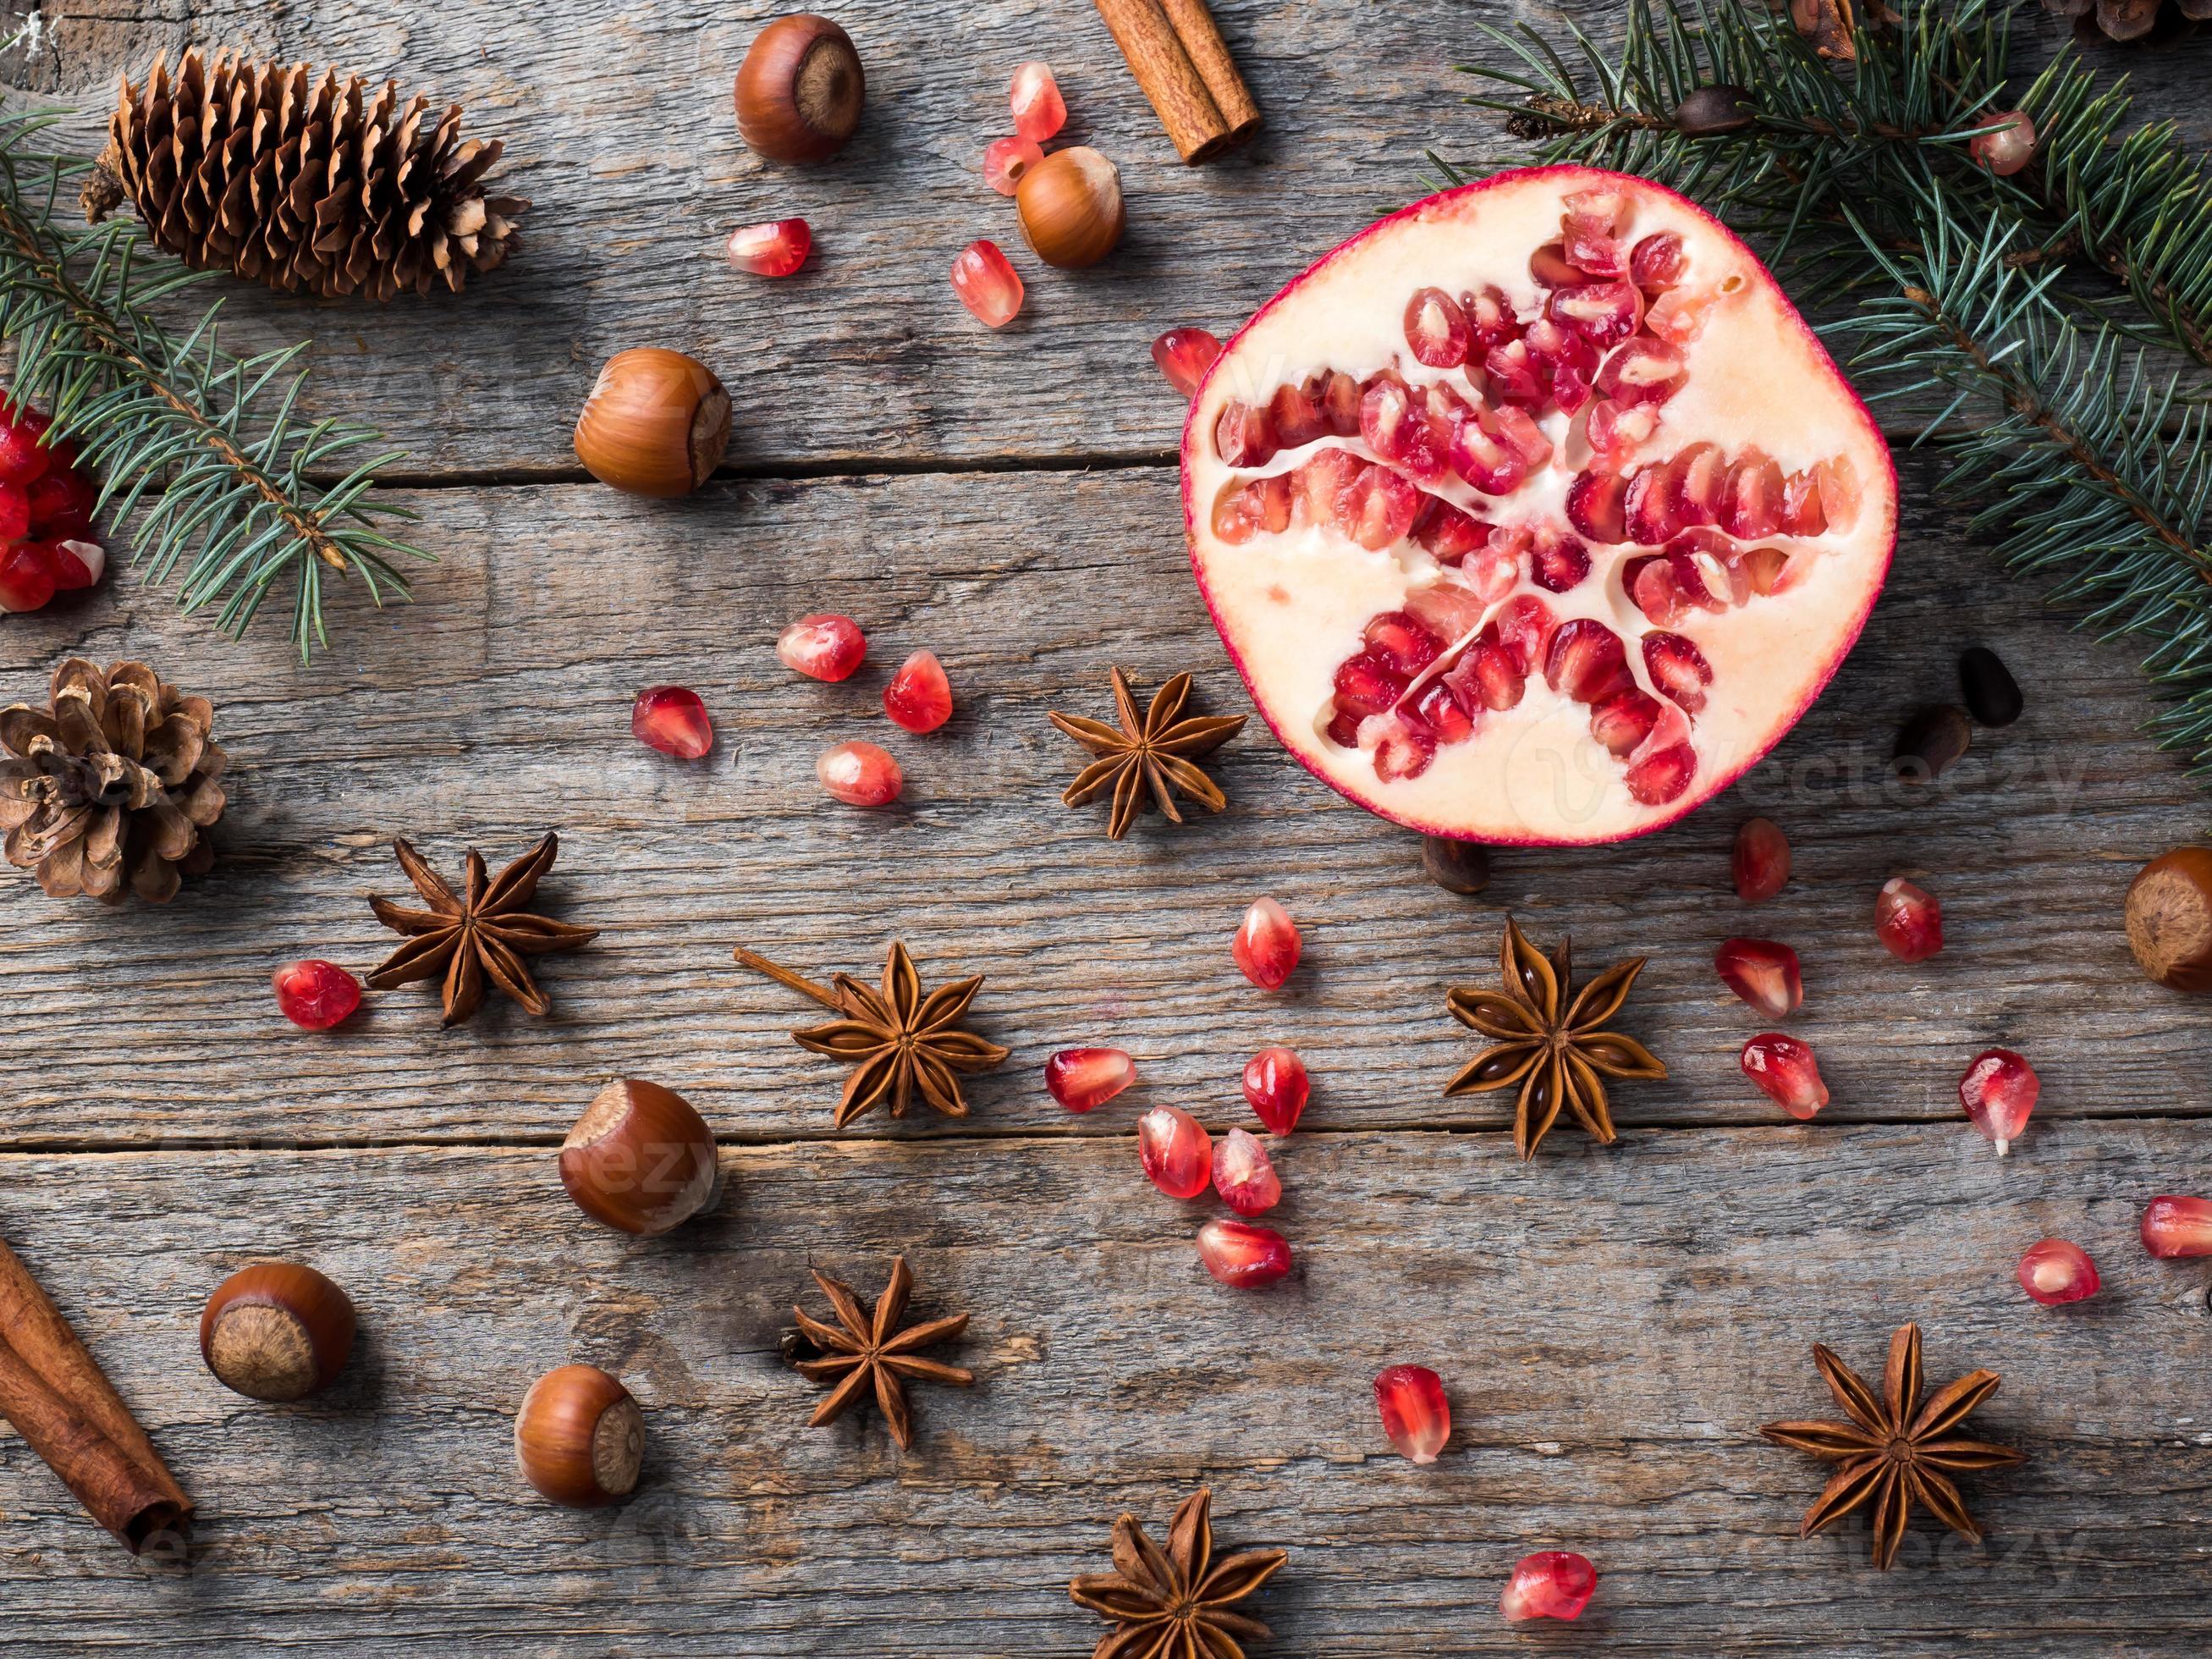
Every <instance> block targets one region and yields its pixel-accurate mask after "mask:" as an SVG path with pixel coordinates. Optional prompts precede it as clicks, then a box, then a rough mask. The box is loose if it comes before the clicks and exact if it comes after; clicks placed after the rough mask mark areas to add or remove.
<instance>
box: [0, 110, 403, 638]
mask: <svg viewBox="0 0 2212 1659" xmlns="http://www.w3.org/2000/svg"><path fill="white" fill-rule="evenodd" d="M58 118H59V117H58V115H57V114H53V113H46V114H33V115H23V114H17V115H11V116H8V117H5V118H0V338H4V339H6V340H7V341H8V343H9V344H10V345H11V346H12V347H13V348H14V354H15V370H14V375H13V378H12V382H11V386H10V392H11V395H12V396H13V397H14V398H16V399H17V400H19V401H21V402H25V403H29V404H35V405H37V406H39V407H41V408H43V409H46V410H48V411H49V412H50V413H51V414H52V417H53V428H52V430H53V435H54V436H55V437H57V438H62V437H67V438H70V439H73V440H75V441H76V442H77V443H78V445H79V447H80V450H81V452H82V454H83V455H84V457H85V459H87V460H88V462H90V463H91V464H92V465H94V466H95V467H96V468H97V469H98V470H99V471H100V474H101V475H102V485H101V490H100V510H103V511H104V510H106V508H107V507H109V506H110V504H111V503H113V504H115V511H114V513H113V515H112V521H113V522H117V523H120V522H122V521H123V520H125V519H126V518H129V517H130V515H131V513H132V512H133V510H134V509H135V508H137V507H140V506H141V505H142V503H143V505H144V508H145V510H144V511H143V513H141V514H140V515H139V516H138V518H137V520H136V521H135V523H134V524H133V525H132V532H133V533H132V538H131V539H132V542H133V544H134V547H135V550H136V551H135V554H134V558H135V560H136V561H137V562H140V563H143V565H145V566H146V567H147V568H148V569H149V574H151V576H152V577H153V579H154V580H157V581H159V580H167V579H168V578H169V577H170V576H171V575H172V574H173V572H174V571H175V570H176V568H177V567H178V566H179V564H180V563H181V564H182V565H183V567H184V572H183V576H182V579H181V581H180V583H179V605H181V606H182V607H183V608H184V609H185V611H199V610H202V609H206V608H212V609H213V610H214V611H215V612H216V620H217V623H218V625H219V626H220V627H222V629H223V630H224V631H225V632H227V633H229V634H231V635H238V634H240V633H242V632H243V631H244V630H245V629H246V627H248V626H249V625H250V624H251V623H252V621H253V618H254V617H255V616H256V615H257V614H258V612H259V611H260V609H261V607H262V605H263V604H264V602H265V601H266V600H267V599H269V598H270V595H271V594H272V593H275V592H282V591H284V590H285V589H287V588H288V587H289V597H290V601H291V603H290V607H289V608H290V610H291V612H292V616H291V637H292V641H293V643H294V644H295V645H296V646H297V647H299V649H300V653H301V659H302V660H303V661H304V660H306V659H307V658H308V657H309V656H310V654H311V653H312V652H313V647H315V646H316V645H317V644H322V643H327V636H326V634H325V628H324V622H323V599H324V583H325V576H326V574H329V573H337V574H340V575H343V576H347V577H350V578H355V579H358V580H360V581H361V582H362V585H363V586H364V587H365V588H366V590H367V592H368V596H369V598H370V599H372V600H373V601H374V602H375V603H376V604H378V605H382V604H383V603H384V602H385V600H386V598H387V597H389V598H392V599H405V598H406V597H407V586H406V583H405V580H404V578H403V577H402V576H401V574H400V573H399V571H398V568H396V566H395V564H394V561H395V560H397V559H400V558H410V557H411V558H428V555H427V554H425V553H423V552H422V550H420V549H418V548H416V547H413V546H411V545H410V544H407V543H406V542H404V541H401V540H398V539H396V538H394V537H392V536H391V535H387V534H386V533H385V532H384V531H383V530H381V529H380V528H379V526H380V524H382V523H384V522H386V521H389V520H405V519H414V518H416V516H418V515H417V514H416V513H414V512H413V511H411V510H410V509H409V508H405V507H398V506H393V505H391V504H388V503H385V502H380V501H372V500H370V499H369V498H368V490H369V489H370V488H371V486H372V485H373V483H374V475H375V473H376V472H377V471H378V470H379V469H380V468H385V467H388V466H390V465H392V463H393V462H395V461H398V460H399V459H403V456H402V454H401V453H400V452H397V451H390V452H384V453H376V454H375V455H374V457H373V458H372V459H364V458H363V457H362V454H361V453H358V452H361V451H362V450H364V449H365V448H368V447H372V446H380V445H381V444H383V443H384V441H385V440H384V439H383V437H382V435H381V434H380V433H378V432H376V431H375V430H374V429H373V428H368V427H365V426H362V425H358V424H356V423H353V422H341V421H337V420H323V421H319V422H314V423H313V424H312V425H307V426H304V427H303V426H302V425H301V422H299V420H298V418H297V416H296V415H295V409H296V405H297V404H298V402H299V399H300V398H301V393H302V392H303V391H304V390H305V386H306V382H307V370H306V369H305V368H294V367H293V363H294V361H295V358H297V357H298V356H299V355H300V353H301V351H303V350H304V349H306V344H307V343H306V342H301V343H299V344H295V345H293V346H290V347H288V348H284V349H279V350H275V351H267V352H261V353H258V354H255V355H254V356H248V357H243V358H240V357H234V356H230V355H229V354H228V353H227V352H225V351H224V350H223V349H222V346H221V344H220V343H219V340H218V321H219V318H220V313H221V311H222V303H221V301H217V302H216V304H215V305H213V306H212V307H209V308H208V309H207V310H206V311H205V312H204V313H201V315H200V316H199V319H198V320H197V322H196V323H194V324H193V325H191V327H190V328H189V329H188V330H186V331H184V332H183V333H181V334H180V335H179V334H174V333H172V332H171V331H169V330H168V329H167V328H165V326H164V325H163V324H162V322H161V319H160V318H159V317H158V316H157V314H156V313H155V309H154V307H155V305H156V304H157V302H159V301H161V300H163V299H164V298H165V296H167V295H171V294H173V293H174V292H176V291H178V290H179V289H183V288H185V287H188V286H191V285H193V284H196V283H197V282H199V281H200V280H202V274H201V273H196V272H185V271H162V272H160V273H157V274H154V275H150V276H148V275H143V274H142V273H141V271H140V270H139V268H138V259H137V255H138V252H139V249H140V247H141V246H142V244H141V243H140V241H139V240H138V236H139V232H138V229H137V225H136V223H135V222H131V221H118V222H111V223H109V224H106V225H104V226H101V227H100V228H85V227H76V226H70V225H69V224H68V223H67V222H65V221H64V220H62V219H61V218H60V217H59V216H58V215H59V214H60V213H62V212H65V211H66V208H65V207H64V203H66V202H72V201H73V200H74V192H73V191H70V189H69V186H70V183H71V181H72V180H73V179H75V178H76V176H77V175H78V174H79V173H82V171H83V170H84V166H85V164H84V163H82V161H72V160H70V159H68V158H65V157H63V156H59V155H52V154H47V153H44V152H43V151H40V150H39V149H35V148H33V145H34V143H35V142H36V140H37V139H38V136H39V135H40V134H41V133H42V132H44V131H46V129H47V128H49V127H50V126H52V125H53V124H54V123H55V121H56V120H58ZM333 472H337V473H339V474H340V475H341V476H339V477H337V481H336V482H335V483H317V482H315V479H316V478H317V477H328V476H329V475H330V474H331V473H333Z"/></svg>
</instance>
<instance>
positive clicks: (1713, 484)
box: [1668, 443, 1729, 527]
mask: <svg viewBox="0 0 2212 1659" xmlns="http://www.w3.org/2000/svg"><path fill="white" fill-rule="evenodd" d="M1728 475H1729V460H1728V457H1727V456H1726V455H1724V454H1723V453H1721V447H1720V446H1719V445H1718V444H1706V443H1698V444H1692V445H1691V446H1690V447H1688V448H1687V449H1686V450H1684V451H1682V452H1681V453H1680V454H1678V455H1676V456H1675V457H1674V459H1673V460H1672V461H1671V462H1669V463H1668V481H1669V482H1670V483H1672V484H1673V485H1674V510H1675V512H1676V513H1679V514H1680V517H1681V519H1682V521H1683V524H1684V526H1685V527H1688V526H1694V525H1708V524H1712V523H1715V522H1717V520H1718V519H1719V517H1720V512H1721V501H1722V498H1723V496H1724V495H1726V494H1727V491H1728Z"/></svg>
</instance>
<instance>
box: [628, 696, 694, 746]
mask: <svg viewBox="0 0 2212 1659" xmlns="http://www.w3.org/2000/svg"><path fill="white" fill-rule="evenodd" d="M629 729H630V735H631V736H633V737H635V738H636V739H637V740H638V741H639V742H640V743H641V744H644V745H645V746H646V747H647V748H648V749H658V750H659V751H660V752H661V753H662V754H664V755H673V756H675V757H676V758H677V759H678V760H697V759H699V758H701V757H702V756H704V755H705V754H706V752H707V751H708V750H709V749H712V748H713V747H714V721H712V720H708V718H707V705H706V704H705V703H703V702H700V701H699V694H698V693H697V692H696V691H693V690H688V689H687V688H685V687H684V686H681V685H655V686H652V687H649V688H647V690H643V691H641V692H639V693H638V694H637V702H635V704H633V705H632V706H631V708H630V711H629Z"/></svg>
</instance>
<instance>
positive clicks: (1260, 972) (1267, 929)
mask: <svg viewBox="0 0 2212 1659" xmlns="http://www.w3.org/2000/svg"><path fill="white" fill-rule="evenodd" d="M1303 945H1304V941H1303V940H1302V939H1300V938H1299V937H1298V925H1297V923H1296V922H1295V921H1291V913H1290V912H1289V911H1287V910H1285V909H1284V908H1283V907H1282V906H1281V905H1279V904H1278V903H1276V902H1275V901H1274V900H1273V899H1271V898H1260V899H1255V900H1253V901H1252V903H1251V907H1250V908H1249V909H1247V910H1246V911H1245V912H1244V920H1243V921H1241V922H1239V923H1238V924H1237V935H1236V937H1235V938H1234V939H1231V941H1230V943H1229V951H1230V954H1231V956H1233V957H1236V958H1237V967H1238V968H1240V969H1243V973H1244V977H1245V978H1247V979H1249V980H1250V981H1252V983H1253V984H1255V985H1256V986H1258V987H1260V988H1261V990H1263V991H1279V990H1280V989H1281V988H1282V987H1283V981H1285V980H1287V979H1288V978H1290V976H1291V970H1292V969H1295V968H1296V967H1297V965H1298V951H1300V949H1301V948H1302V947H1303Z"/></svg>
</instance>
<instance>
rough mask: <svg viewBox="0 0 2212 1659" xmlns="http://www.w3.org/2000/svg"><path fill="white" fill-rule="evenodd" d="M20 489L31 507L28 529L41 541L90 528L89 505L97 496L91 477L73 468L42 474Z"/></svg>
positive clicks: (76, 533)
mask: <svg viewBox="0 0 2212 1659" xmlns="http://www.w3.org/2000/svg"><path fill="white" fill-rule="evenodd" d="M18 488H24V490H25V495H26V496H27V499H28V501H29V502H30V507H31V530H32V532H33V534H35V535H36V536H37V537H38V538H39V539H40V540H41V541H49V542H51V541H58V540H60V539H62V538H66V537H70V536H81V535H83V534H85V533H86V532H88V531H90V530H91V528H92V509H93V504H94V502H95V501H98V500H99V499H100V492H99V490H97V489H94V488H93V483H92V480H91V479H89V478H88V477H85V476H84V475H83V474H82V472H79V471H76V469H75V468H73V467H60V468H57V469H53V470H50V471H46V472H45V473H42V474H41V475H40V476H39V477H36V478H33V479H32V480H31V482H30V483H29V485H28V486H27V488H26V487H23V486H18Z"/></svg>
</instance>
